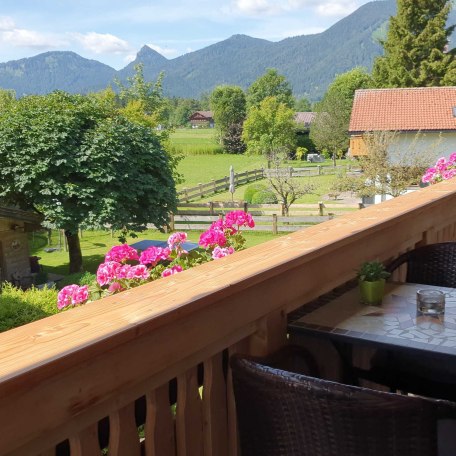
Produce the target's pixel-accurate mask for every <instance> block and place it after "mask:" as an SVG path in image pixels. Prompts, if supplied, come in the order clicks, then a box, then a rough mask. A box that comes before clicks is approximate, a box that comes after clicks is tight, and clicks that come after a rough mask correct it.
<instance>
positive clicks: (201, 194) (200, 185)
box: [198, 183, 204, 198]
mask: <svg viewBox="0 0 456 456" xmlns="http://www.w3.org/2000/svg"><path fill="white" fill-rule="evenodd" d="M198 187H199V191H200V198H203V196H204V193H203V184H201V183H199V184H198Z"/></svg>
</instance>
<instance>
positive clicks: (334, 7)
mask: <svg viewBox="0 0 456 456" xmlns="http://www.w3.org/2000/svg"><path fill="white" fill-rule="evenodd" d="M356 8H358V5H357V4H356V2H353V1H341V2H334V1H329V2H324V3H321V4H319V5H318V6H317V8H316V12H317V13H318V14H320V15H321V16H338V17H344V16H347V15H348V14H350V13H353V11H355V10H356Z"/></svg>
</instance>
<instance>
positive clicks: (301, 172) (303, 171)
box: [263, 165, 345, 177]
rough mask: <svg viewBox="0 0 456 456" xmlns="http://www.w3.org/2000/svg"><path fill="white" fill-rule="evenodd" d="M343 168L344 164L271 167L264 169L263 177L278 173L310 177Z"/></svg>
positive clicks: (331, 172) (273, 175) (334, 172)
mask: <svg viewBox="0 0 456 456" xmlns="http://www.w3.org/2000/svg"><path fill="white" fill-rule="evenodd" d="M342 169H345V167H344V166H340V165H339V166H335V167H334V166H321V165H317V166H312V167H307V168H293V167H292V166H289V167H286V168H280V169H277V168H273V169H264V170H263V172H264V176H265V177H276V176H277V175H278V174H279V173H280V174H281V175H288V176H289V177H311V176H321V175H328V174H336V173H337V172H338V171H341V170H342Z"/></svg>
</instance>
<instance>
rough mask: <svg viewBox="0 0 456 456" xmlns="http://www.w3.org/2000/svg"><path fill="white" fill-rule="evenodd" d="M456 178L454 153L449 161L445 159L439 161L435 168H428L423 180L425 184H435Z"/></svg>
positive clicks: (455, 155)
mask: <svg viewBox="0 0 456 456" xmlns="http://www.w3.org/2000/svg"><path fill="white" fill-rule="evenodd" d="M454 176H456V152H453V153H452V154H451V155H450V157H449V159H448V161H447V160H446V159H445V157H441V158H439V159H438V160H437V162H436V163H435V165H434V166H432V167H431V168H428V169H427V170H426V173H425V174H424V176H423V177H422V178H421V181H422V182H424V183H429V184H435V183H437V182H441V181H442V180H447V179H451V178H453V177H454Z"/></svg>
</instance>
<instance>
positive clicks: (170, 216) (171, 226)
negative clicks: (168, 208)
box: [169, 212, 174, 231]
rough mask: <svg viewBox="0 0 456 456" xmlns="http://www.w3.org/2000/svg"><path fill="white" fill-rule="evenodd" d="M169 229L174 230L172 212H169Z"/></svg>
mask: <svg viewBox="0 0 456 456" xmlns="http://www.w3.org/2000/svg"><path fill="white" fill-rule="evenodd" d="M169 229H170V230H171V231H174V213H173V212H170V214H169Z"/></svg>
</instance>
